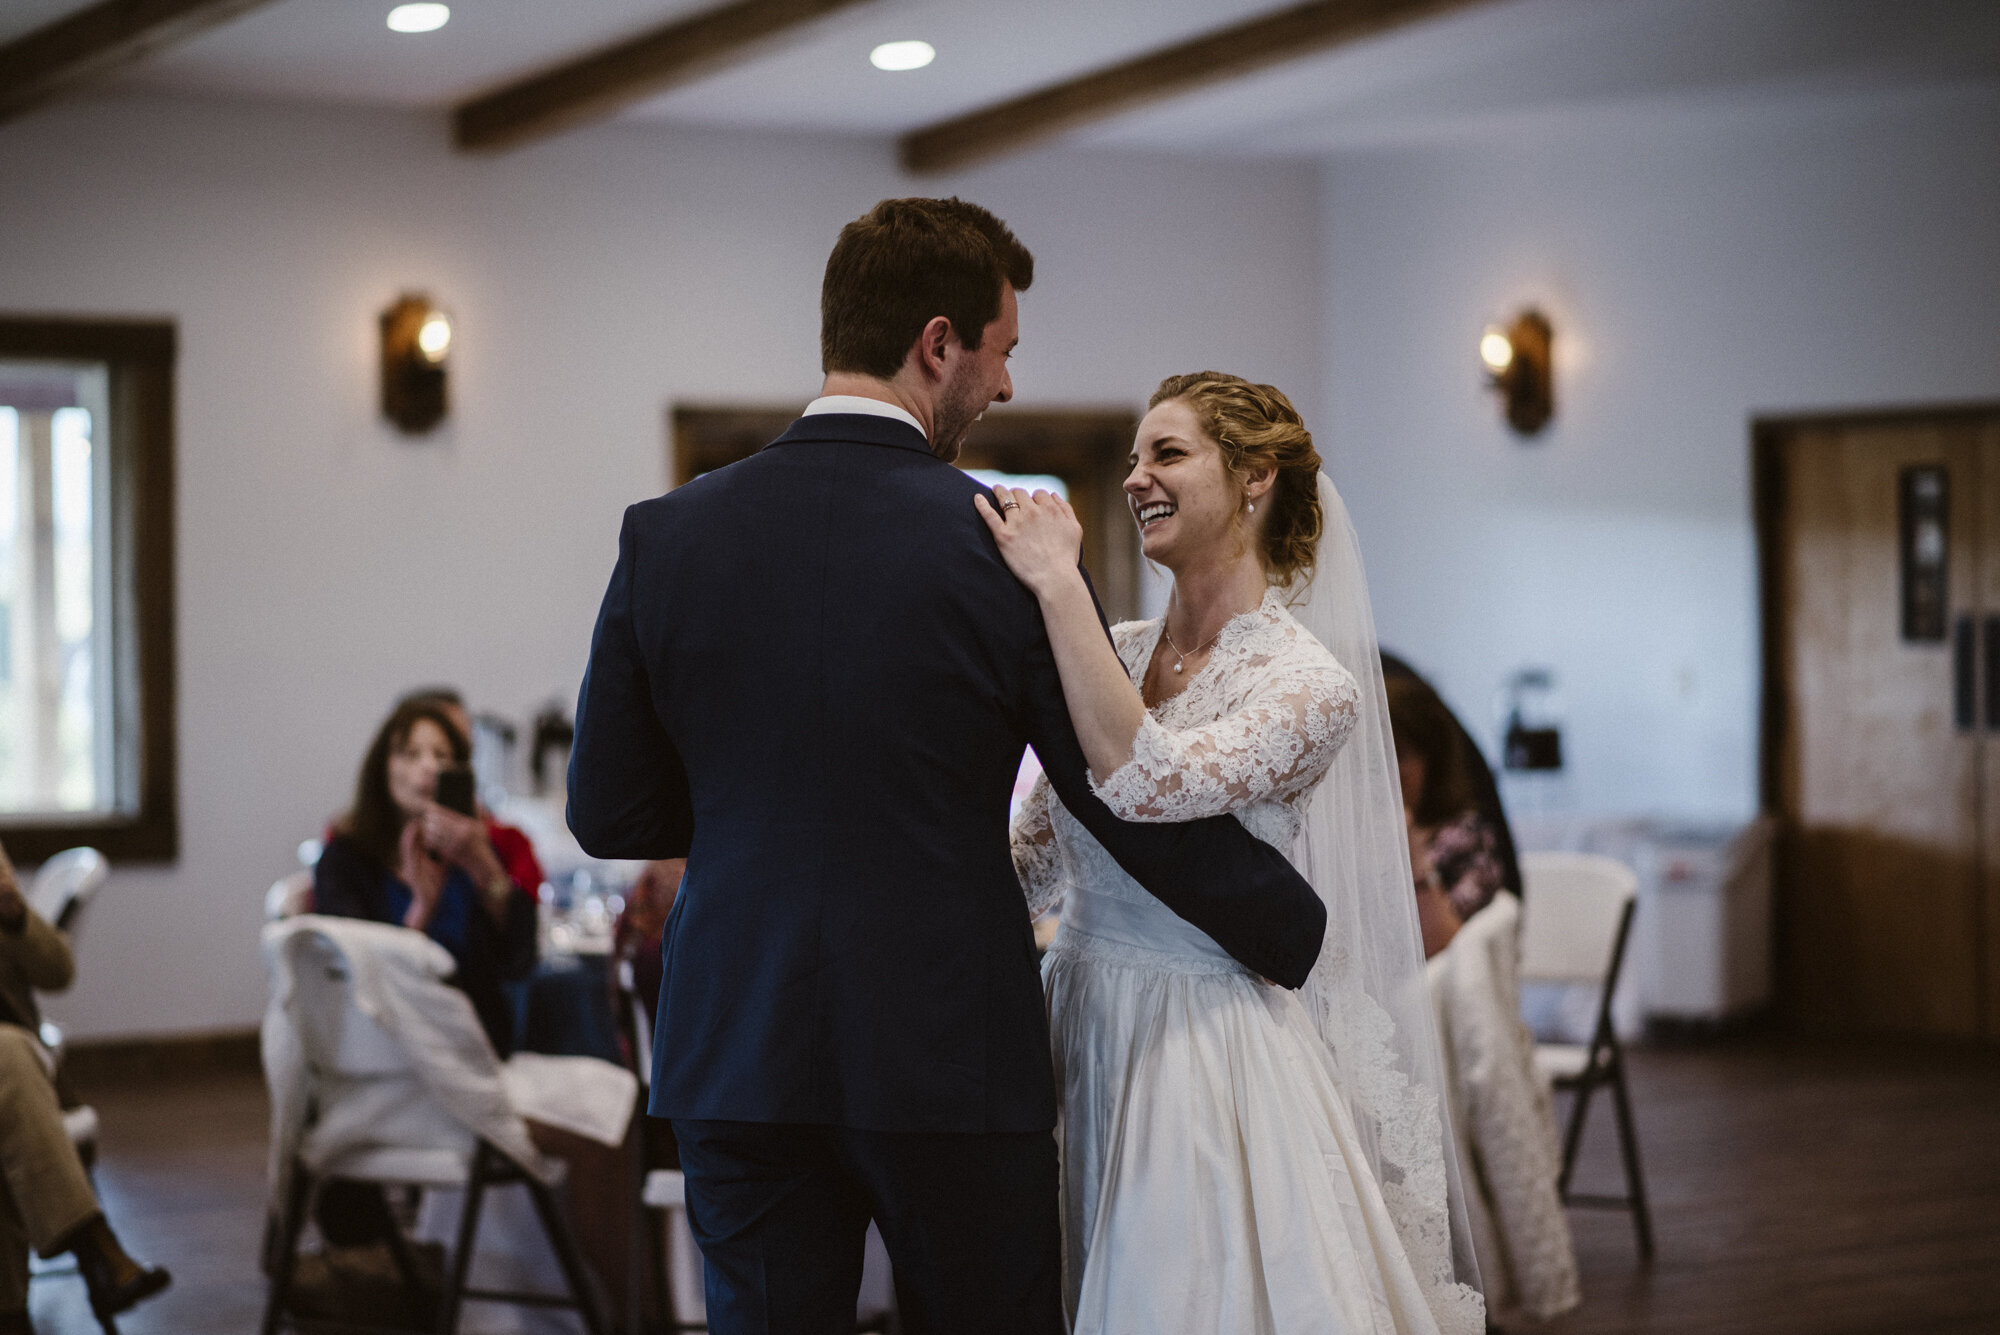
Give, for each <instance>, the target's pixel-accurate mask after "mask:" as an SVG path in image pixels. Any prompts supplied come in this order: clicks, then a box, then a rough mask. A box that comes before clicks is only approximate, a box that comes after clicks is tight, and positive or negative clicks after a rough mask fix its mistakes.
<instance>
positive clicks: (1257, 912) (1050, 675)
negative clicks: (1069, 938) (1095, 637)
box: [1023, 592, 1326, 987]
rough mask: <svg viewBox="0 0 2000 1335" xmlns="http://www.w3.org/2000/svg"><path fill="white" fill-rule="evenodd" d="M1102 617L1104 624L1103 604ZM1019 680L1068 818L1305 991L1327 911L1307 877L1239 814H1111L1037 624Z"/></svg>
mask: <svg viewBox="0 0 2000 1335" xmlns="http://www.w3.org/2000/svg"><path fill="white" fill-rule="evenodd" d="M1092 596H1093V598H1094V597H1095V593H1094V592H1093V595H1092ZM1035 615H1036V616H1037V618H1039V616H1040V613H1039V612H1036V613H1035ZM1097 615H1098V620H1099V621H1100V622H1101V621H1102V620H1103V619H1104V611H1103V609H1102V608H1099V609H1098V614H1097ZM1105 634H1106V635H1107V636H1108V635H1109V634H1110V628H1109V627H1106V629H1105ZM1023 677H1024V687H1025V699H1024V701H1023V704H1024V708H1025V710H1026V720H1025V721H1026V724H1027V732H1028V741H1029V744H1030V745H1032V746H1033V747H1034V748H1035V754H1036V755H1037V756H1039V757H1040V758H1041V762H1042V768H1043V769H1045V770H1046V771H1048V776H1049V784H1050V786H1051V787H1053V788H1054V789H1055V790H1056V795H1057V796H1058V797H1060V798H1061V799H1062V803H1063V805H1064V806H1065V807H1067V808H1069V810H1070V813H1071V814H1072V815H1074V816H1075V817H1076V818H1077V819H1078V820H1079V821H1081V822H1082V823H1083V827H1084V828H1085V829H1087V830H1089V831H1090V833H1091V834H1092V835H1093V836H1095V837H1096V839H1097V842H1098V843H1100V844H1102V845H1104V849H1105V851H1106V852H1108V853H1110V854H1111V856H1112V857H1113V858H1115V859H1116V860H1117V862H1118V865H1119V866H1121V867H1123V868H1124V869H1125V871H1126V872H1127V874H1129V875H1130V876H1131V877H1132V879H1133V880H1135V881H1137V882H1138V883H1139V884H1140V885H1143V886H1145V887H1146V889H1147V890H1149V891H1151V892H1152V894H1153V896H1154V897H1155V898H1157V899H1158V900H1159V901H1160V902H1161V903H1163V904H1165V905H1166V906H1167V907H1168V908H1170V909H1172V910H1173V911H1174V912H1175V913H1178V914H1179V915H1180V916H1181V917H1183V918H1185V919H1186V920H1187V921H1188V922H1190V923H1192V924H1194V925H1195V926H1196V927H1198V928H1200V929H1201V930H1202V931H1203V932H1206V933H1207V934H1208V936H1209V937H1210V938H1211V939H1212V940H1213V941H1214V942H1215V943H1216V944H1217V945H1219V946H1221V947H1222V948H1223V949H1224V950H1226V951H1228V952H1229V953H1230V954H1231V955H1232V956H1234V957H1235V958H1236V959H1237V960H1238V961H1239V962H1240V963H1241V964H1243V965H1244V967H1246V968H1248V969H1250V970H1252V971H1253V972H1255V973H1258V974H1261V975H1262V976H1263V977H1265V978H1268V979H1270V980H1271V981H1272V982H1274V983H1280V984H1282V985H1284V986H1285V987H1301V986H1304V984H1305V981H1306V975H1307V974H1309V973H1311V972H1312V966H1313V961H1315V960H1316V959H1318V958H1319V949H1320V941H1321V939H1322V938H1323V937H1324V936H1325V935H1326V905H1325V904H1324V903H1322V902H1321V901H1320V897H1319V895H1318V894H1317V893H1316V892H1315V891H1314V890H1313V888H1312V886H1311V885H1310V884H1309V883H1307V881H1306V879H1305V878H1304V877H1303V876H1300V875H1299V873H1298V871H1297V870H1296V869H1295V868H1294V867H1293V866H1292V864H1291V863H1290V862H1288V861H1286V859H1285V857H1284V855H1283V854H1282V853H1280V852H1279V851H1278V850H1277V849H1275V848H1273V847H1271V846H1270V845H1269V844H1267V843H1265V842H1264V841H1263V840H1261V839H1259V838H1257V837H1256V836H1255V835H1253V834H1251V833H1250V832H1249V831H1248V830H1246V829H1244V828H1243V824H1242V822H1240V821H1238V820H1237V819H1236V818H1235V817H1234V816H1210V817H1208V818H1206V819H1204V820H1197V821H1188V822H1185V823H1182V824H1177V825H1171V824H1170V825H1163V824H1139V823H1135V822H1131V821H1123V820H1120V819H1118V818H1117V817H1116V816H1114V815H1112V814H1111V810H1110V808H1108V807H1106V806H1105V805H1104V804H1103V803H1102V802H1100V801H1098V800H1097V797H1096V796H1095V795H1094V794H1093V793H1092V792H1091V791H1090V784H1089V781H1088V767H1087V765H1086V762H1085V760H1084V756H1083V748H1082V747H1081V746H1080V745H1079V744H1078V742H1077V740H1076V731H1075V729H1074V728H1073V727H1072V726H1071V724H1070V718H1069V707H1068V706H1067V704H1065V703H1064V700H1063V691H1062V678H1061V676H1060V675H1059V674H1058V673H1057V671H1056V663H1055V654H1054V652H1053V650H1051V648H1050V647H1049V640H1048V635H1047V633H1046V632H1045V631H1044V630H1043V629H1042V627H1041V626H1040V625H1039V624H1037V626H1036V628H1035V638H1034V642H1033V643H1032V645H1031V646H1030V647H1029V650H1028V656H1027V670H1026V671H1025V673H1024V674H1023Z"/></svg>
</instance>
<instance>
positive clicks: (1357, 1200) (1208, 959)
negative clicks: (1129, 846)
mask: <svg viewBox="0 0 2000 1335" xmlns="http://www.w3.org/2000/svg"><path fill="white" fill-rule="evenodd" d="M1082 898H1083V899H1085V900H1087V901H1091V902H1090V903H1089V904H1088V905H1086V904H1083V903H1078V902H1076V899H1075V898H1073V899H1072V903H1071V904H1070V905H1069V906H1066V910H1067V911H1066V918H1065V922H1064V924H1063V926H1062V929H1061V931H1060V932H1059V933H1058V934H1057V937H1056V940H1055V943H1054V944H1053V946H1052V947H1051V949H1050V952H1049V955H1048V957H1047V958H1046V960H1045V961H1044V962H1043V981H1044V985H1045V988H1046V994H1047V999H1048V1008H1049V1028H1050V1034H1051V1038H1052V1041H1053V1045H1054V1053H1055V1062H1056V1071H1057V1078H1058V1081H1059V1090H1060V1096H1061V1100H1062V1122H1061V1127H1060V1129H1059V1132H1058V1135H1059V1139H1060V1144H1061V1146H1062V1189H1063V1201H1062V1209H1063V1231H1064V1258H1063V1261H1064V1266H1063V1281H1064V1290H1065V1300H1066V1303H1067V1307H1068V1313H1069V1318H1070V1324H1071V1328H1072V1329H1073V1330H1074V1331H1075V1332H1077V1335H1420V1333H1421V1335H1435V1332H1436V1331H1437V1324H1436V1322H1435V1320H1434V1319H1433V1317H1432V1315H1431V1312H1430V1309H1429V1307H1428V1305H1427V1304H1426V1303H1425V1301H1424V1295H1423V1291H1422V1289H1421V1287H1420V1286H1419V1284H1418V1282H1417V1278H1416V1275H1415V1273H1414V1272H1413V1270H1412V1268H1411V1266H1410V1263H1409V1260H1408V1258H1407V1257H1406V1255H1405V1254H1404V1251H1403V1246H1402V1243H1401V1241H1400V1239H1399V1238H1398V1236H1397V1233H1396V1229H1395V1225H1394V1223H1393V1222H1392V1221H1391V1219H1390V1216H1389V1212H1388V1208H1387V1206H1386V1205H1385V1204H1384V1203H1383V1200H1382V1193H1381V1190H1380V1188H1379V1186H1378V1185H1377V1183H1376V1182H1375V1180H1374V1177H1373V1174H1372V1172H1371V1171H1370V1169H1369V1166H1368V1163H1367V1160H1366V1159H1365V1158H1364V1157H1363V1156H1362V1154H1361V1149H1360V1141H1359V1138H1358V1136H1357V1134H1356V1132H1355V1127H1354V1121H1353V1117H1352V1115H1351V1114H1350V1112H1349V1108H1348V1104H1347V1100H1346V1098H1345V1096H1344V1095H1343V1094H1342V1092H1341V1089H1340V1085H1339V1081H1338V1078H1337V1073H1336V1070H1335V1066H1334V1062H1333V1059H1332V1056H1331V1054H1330V1053H1329V1052H1328V1051H1327V1049H1326V1046H1325V1044H1324V1043H1323V1042H1321V1040H1320V1038H1319V1035H1318V1033H1317V1032H1316V1031H1315V1029H1314V1027H1313V1025H1312V1022H1311V1019H1310V1017H1309V1016H1308V1015H1307V1013H1306V1010H1305V1007H1304V1005H1303V1004H1302V1003H1301V1002H1300V1000H1299V998H1298V996H1297V995H1296V994H1295V993H1292V992H1289V991H1287V990H1285V989H1283V988H1280V987H1274V986H1271V985H1269V984H1266V983H1262V982H1260V981H1258V980H1257V979H1255V978H1254V977H1252V976H1250V975H1249V974H1248V973H1247V972H1246V971H1244V970H1243V968H1242V967H1241V966H1240V965H1238V964H1236V963H1235V961H1233V960H1231V959H1229V957H1228V956H1226V955H1223V954H1221V952H1220V951H1219V949H1218V948H1217V947H1215V946H1214V945H1213V943H1212V942H1210V941H1209V940H1208V938H1206V937H1204V936H1201V935H1200V934H1199V933H1195V932H1194V931H1193V929H1192V928H1186V924H1184V923H1181V922H1180V921H1179V920H1178V919H1174V920H1173V924H1174V926H1176V927H1182V928H1186V931H1185V933H1184V934H1183V933H1179V932H1172V933H1170V935H1171V936H1172V937H1174V938H1175V939H1173V940H1169V941H1161V940H1159V936H1160V928H1161V924H1160V923H1159V922H1158V919H1157V917H1156V916H1155V915H1156V914H1158V913H1161V912H1164V910H1163V909H1162V908H1161V907H1160V906H1159V905H1158V904H1157V903H1155V904H1152V905H1146V906H1141V905H1138V904H1125V903H1121V902H1116V901H1110V900H1105V899H1102V898H1101V897H1099V896H1096V895H1089V896H1084V897H1082ZM1078 909H1085V910H1086V911H1087V912H1088V915H1089V922H1088V926H1089V928H1091V929H1092V930H1088V931H1086V930H1083V928H1084V927H1085V924H1084V923H1079V922H1073V921H1071V920H1070V917H1071V915H1073V914H1074V913H1075V911H1076V910H1078ZM1160 947H1165V948H1164V949H1162V948H1160Z"/></svg>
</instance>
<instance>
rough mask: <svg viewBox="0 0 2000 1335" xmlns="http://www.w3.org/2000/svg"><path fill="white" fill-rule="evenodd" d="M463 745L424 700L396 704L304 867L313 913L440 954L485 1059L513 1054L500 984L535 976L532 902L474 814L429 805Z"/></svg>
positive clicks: (465, 749) (460, 761)
mask: <svg viewBox="0 0 2000 1335" xmlns="http://www.w3.org/2000/svg"><path fill="white" fill-rule="evenodd" d="M471 756H472V748H471V743H470V742H469V741H468V740H467V739H466V736H465V734H464V733H462V732H460V731H459V729H458V725H457V724H456V723H455V722H454V721H453V720H452V718H451V716H450V714H449V713H448V712H447V711H446V710H445V709H444V708H443V707H442V706H440V705H438V704H437V703H435V702H433V701H429V700H423V699H417V700H406V701H404V702H403V703H402V704H400V705H398V706H397V707H396V710H395V712H394V713H392V714H390V715H389V717H388V719H387V720H386V721H385V722H384V723H383V724H382V726H381V728H380V729H379V730H378V731H377V732H376V734H375V740H374V742H373V743H372V744H371V745H370V746H369V748H368V755H367V758H366V759H364V760H363V761H362V762H361V775H360V778H359V779H358V780H356V782H355V785H354V805H353V807H352V808H351V809H350V810H349V811H348V812H347V814H346V815H345V816H343V817H342V818H341V819H340V821H339V823H338V824H337V825H335V827H334V836H333V838H332V839H331V840H330V841H328V843H327V846H326V851H325V852H324V853H322V854H321V855H320V859H319V865H318V866H317V867H315V868H314V869H313V911H314V912H316V913H328V914H332V915H334V916H336V917H342V918H367V919H371V920H372V921H375V922H386V923H398V924H401V925H402V926H404V927H410V928H414V929H415V930H417V931H420V932H422V933H424V934H425V935H427V936H429V937H430V938H431V939H432V940H433V941H435V942H437V943H438V944H439V945H441V946H443V947H444V948H445V949H446V950H448V951H450V952H451V957H452V960H453V961H454V962H455V963H456V964H457V966H458V968H457V972H456V974H455V976H454V977H453V979H452V981H453V982H454V983H455V984H456V985H457V987H458V988H459V989H460V990H461V991H463V992H464V993H465V994H466V996H467V997H468V998H470V999H471V1001H472V1008H473V1009H474V1010H475V1011H477V1012H478V1014H479V1022H480V1024H481V1025H482V1026H484V1027H485V1030H486V1036H487V1037H488V1038H489V1039H491V1040H492V1042H493V1049H494V1051H495V1052H497V1053H498V1054H499V1055H500V1056H501V1057H503V1058H504V1057H506V1056H507V1055H508V1054H509V1053H510V1052H512V1051H513V1048H514V1020H513V1011H512V1008H511V1007H509V1006H508V1004H507V998H506V995H505V993H504V992H503V991H502V987H501V985H502V984H503V983H505V982H508V981H510V980H513V979H517V978H525V977H526V976H527V975H528V973H529V971H530V970H532V969H533V968H534V966H535V899H534V895H533V894H532V892H531V889H530V888H529V887H524V886H520V885H516V884H515V883H514V879H513V877H512V876H510V875H509V874H508V871H507V868H506V866H505V865H504V864H503V863H502V862H501V859H500V856H499V854H497V853H496V852H495V851H494V848H493V843H492V840H491V839H490V838H489V837H488V835H487V832H486V827H485V825H484V823H483V822H481V821H480V820H479V818H478V817H477V816H475V815H471V814H467V813H461V812H457V811H452V810H450V809H448V808H446V807H443V806H440V805H438V803H437V800H436V798H437V789H438V777H439V776H440V775H441V774H443V773H444V772H445V771H446V770H450V769H463V768H464V767H465V766H466V764H467V763H468V762H469V761H470V760H471Z"/></svg>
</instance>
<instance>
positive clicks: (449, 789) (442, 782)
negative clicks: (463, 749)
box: [434, 765, 478, 816]
mask: <svg viewBox="0 0 2000 1335" xmlns="http://www.w3.org/2000/svg"><path fill="white" fill-rule="evenodd" d="M473 791H474V788H473V782H472V771H471V770H470V769H468V768H466V767H464V766H462V765H461V766H458V767H456V768H453V769H448V770H446V771H445V772H444V773H442V774H440V775H438V781H437V793H436V794H435V795H434V800H435V801H436V802H437V804H438V805H439V806H441V807H443V808H444V809H445V810H447V811H456V812H457V813H458V814H459V815H461V816H472V815H476V814H478V806H477V805H476V803H475V800H474V796H473Z"/></svg>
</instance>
